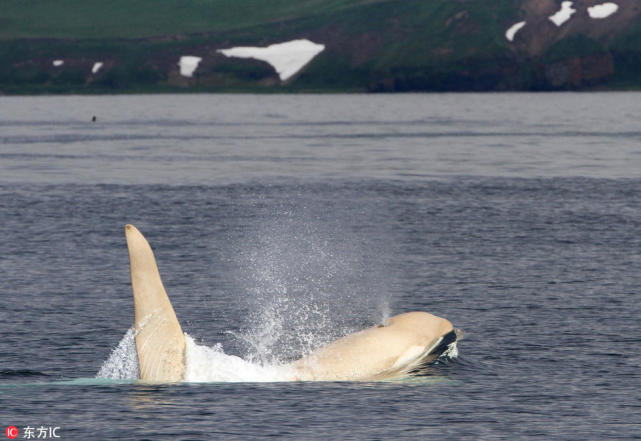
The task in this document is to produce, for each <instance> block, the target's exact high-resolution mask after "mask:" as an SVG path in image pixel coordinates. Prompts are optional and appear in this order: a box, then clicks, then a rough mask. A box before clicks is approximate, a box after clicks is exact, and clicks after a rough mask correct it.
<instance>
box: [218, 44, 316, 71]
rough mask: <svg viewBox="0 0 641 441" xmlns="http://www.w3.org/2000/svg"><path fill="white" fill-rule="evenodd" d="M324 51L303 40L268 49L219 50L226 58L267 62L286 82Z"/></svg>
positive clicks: (234, 48) (268, 47)
mask: <svg viewBox="0 0 641 441" xmlns="http://www.w3.org/2000/svg"><path fill="white" fill-rule="evenodd" d="M324 49H325V45H323V44H316V43H314V42H312V41H309V40H306V39H303V40H292V41H288V42H285V43H278V44H272V45H269V46H267V47H233V48H230V49H219V50H218V52H220V53H221V54H223V55H225V56H226V57H237V58H254V59H256V60H261V61H266V62H267V63H269V64H271V65H272V66H273V67H274V69H275V70H276V72H277V73H278V76H279V77H280V79H281V81H285V80H287V79H288V78H291V77H292V76H293V75H294V74H296V73H297V72H298V71H299V70H301V69H302V68H303V67H304V66H305V65H306V64H307V63H309V62H310V61H311V60H312V59H313V58H314V57H315V56H316V55H318V54H319V53H321V52H322V51H323V50H324Z"/></svg>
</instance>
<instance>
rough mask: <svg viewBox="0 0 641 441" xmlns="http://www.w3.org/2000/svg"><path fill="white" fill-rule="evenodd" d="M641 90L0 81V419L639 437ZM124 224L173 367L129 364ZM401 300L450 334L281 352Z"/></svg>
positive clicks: (293, 430) (78, 428) (328, 431)
mask: <svg viewBox="0 0 641 441" xmlns="http://www.w3.org/2000/svg"><path fill="white" fill-rule="evenodd" d="M639 114H641V94H639V93H610V94H597V93H582V94H499V95H496V94H480V95H475V94H459V95H457V94H453V95H449V94H444V95H430V94H425V95H368V96H361V95H336V96H327V95H322V96H300V95H291V96H290V95H286V96H274V95H269V96H267V95H266V96H253V95H181V96H162V95H159V96H113V97H108V96H104V97H77V96H74V97H1V98H0V425H1V427H0V428H1V429H2V430H4V429H5V428H6V427H8V426H16V427H17V428H18V429H19V431H20V435H19V439H24V438H25V434H26V431H25V429H26V428H28V427H32V428H35V429H37V428H39V427H45V428H55V427H58V428H59V429H57V431H56V434H57V435H59V436H61V438H60V439H70V440H76V439H78V440H86V439H104V440H109V439H126V440H128V439H131V440H139V439H154V440H155V439H163V440H164V439H180V440H209V439H233V440H255V439H265V438H273V439H296V440H299V439H300V440H316V439H318V440H329V439H345V440H369V439H372V440H374V439H385V440H387V439H390V440H399V439H408V440H427V439H430V440H431V439H451V440H460V439H474V440H520V439H536V440H539V439H563V440H586V439H595V440H596V439H599V440H600V439H621V440H631V439H641V351H640V349H641V344H640V339H641V336H640V335H641V323H640V319H641V293H640V291H641V288H640V287H641V271H640V268H641V127H640V126H639V122H638V115H639ZM94 115H95V116H96V117H97V121H96V122H91V119H92V116H94ZM127 223H133V224H134V225H136V226H137V227H138V228H139V229H140V230H141V231H142V232H143V233H144V234H145V235H146V237H147V239H148V240H149V242H150V243H151V245H152V247H153V248H154V250H155V253H156V257H157V259H158V265H159V268H160V272H161V274H162V276H163V280H164V283H165V286H166V288H167V291H168V293H169V296H170V298H171V299H172V302H173V305H174V308H175V310H176V313H177V316H178V318H179V320H180V322H181V324H182V327H183V329H184V330H185V332H186V333H188V335H189V336H190V343H189V345H190V346H189V347H190V348H191V349H190V350H191V352H190V354H191V356H192V358H191V359H190V360H191V361H190V368H191V370H190V376H189V380H190V381H188V382H185V383H181V384H172V385H150V384H143V383H139V382H137V381H136V380H135V377H136V374H137V360H136V356H135V351H134V349H133V336H132V332H131V327H132V324H133V304H132V303H133V302H132V296H131V287H130V284H129V267H128V254H127V248H126V243H125V238H124V225H125V224H127ZM411 310H423V311H428V312H432V313H434V314H437V315H439V316H443V317H446V318H448V319H449V320H451V321H452V322H453V323H454V325H455V326H456V327H457V328H459V329H461V330H462V332H463V333H464V338H463V339H462V340H460V341H459V343H458V350H459V355H458V357H456V358H451V359H442V360H440V361H438V362H437V363H436V364H434V365H433V366H432V367H431V369H430V370H429V372H428V375H425V376H422V377H416V378H408V379H404V380H399V381H388V382H368V383H359V382H287V381H283V378H282V377H281V376H280V375H279V371H278V368H277V366H278V365H279V364H280V363H282V362H284V361H287V360H292V359H295V358H296V357H298V356H300V355H301V354H303V353H306V352H308V351H310V350H312V349H314V348H315V347H318V346H319V345H322V344H323V343H326V342H328V341H331V340H333V339H334V338H337V337H339V336H341V335H344V334H345V333H347V332H350V331H353V330H356V329H360V328H363V327H365V326H370V325H372V324H375V323H378V322H380V321H382V320H384V319H385V318H386V317H388V316H390V315H394V314H397V313H401V312H405V311H411ZM275 366H276V367H275ZM36 434H37V431H36Z"/></svg>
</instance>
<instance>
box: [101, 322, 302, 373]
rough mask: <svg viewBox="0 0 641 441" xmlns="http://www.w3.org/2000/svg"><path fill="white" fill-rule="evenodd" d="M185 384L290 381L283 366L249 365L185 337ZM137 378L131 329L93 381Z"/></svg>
mask: <svg viewBox="0 0 641 441" xmlns="http://www.w3.org/2000/svg"><path fill="white" fill-rule="evenodd" d="M185 361H186V362H185V381H186V382H266V381H286V380H288V379H290V378H292V374H291V372H290V370H289V369H288V368H287V367H286V366H270V365H265V366H263V365H260V364H257V363H251V362H249V361H246V360H243V359H242V358H240V357H238V356H235V355H228V354H225V352H224V350H223V346H222V344H220V343H218V344H216V345H214V346H211V347H209V346H205V345H199V344H197V343H196V342H195V341H194V339H193V338H192V337H191V336H190V335H189V334H186V333H185ZM139 377H140V374H139V369H138V355H137V353H136V342H135V332H134V328H133V327H132V328H130V329H129V330H128V331H127V333H126V334H125V335H124V337H123V338H122V340H121V341H120V343H119V344H118V346H117V347H116V348H115V349H114V350H113V351H112V352H111V354H110V356H109V358H108V359H107V360H106V361H105V362H104V363H103V365H102V367H101V368H100V371H99V372H98V374H97V375H96V378H100V379H109V380H137V379H138V378H139Z"/></svg>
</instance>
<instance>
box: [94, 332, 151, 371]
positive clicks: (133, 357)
mask: <svg viewBox="0 0 641 441" xmlns="http://www.w3.org/2000/svg"><path fill="white" fill-rule="evenodd" d="M134 337H135V332H134V328H133V326H132V327H131V328H129V330H128V331H127V333H126V334H125V336H124V337H123V338H122V339H121V340H120V343H118V346H117V347H116V348H115V349H114V350H113V351H111V354H110V355H109V358H108V359H107V361H105V362H104V363H103V364H102V366H101V367H100V371H98V374H97V375H96V377H97V378H109V379H112V380H137V379H138V378H139V377H140V374H139V371H138V354H137V353H136V340H135V338H134Z"/></svg>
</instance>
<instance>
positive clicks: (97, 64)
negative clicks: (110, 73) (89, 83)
mask: <svg viewBox="0 0 641 441" xmlns="http://www.w3.org/2000/svg"><path fill="white" fill-rule="evenodd" d="M103 64H104V63H103V62H102V61H96V62H95V63H94V64H93V67H92V68H91V73H92V74H94V75H95V74H97V73H98V71H99V70H100V69H102V66H103Z"/></svg>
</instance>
